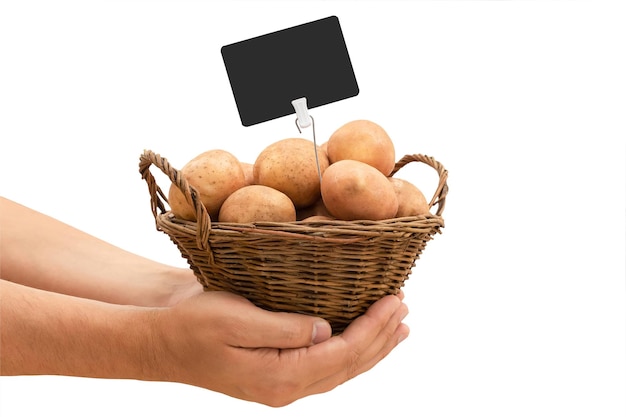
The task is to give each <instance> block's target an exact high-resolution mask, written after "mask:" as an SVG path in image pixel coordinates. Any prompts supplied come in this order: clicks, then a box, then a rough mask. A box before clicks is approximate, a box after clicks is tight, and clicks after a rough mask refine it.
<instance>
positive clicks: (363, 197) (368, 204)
mask: <svg viewBox="0 0 626 417" xmlns="http://www.w3.org/2000/svg"><path fill="white" fill-rule="evenodd" d="M321 193H322V199H323V200H324V205H325V206H326V208H327V209H328V211H329V212H330V214H331V215H332V216H334V217H336V218H338V219H341V220H383V219H390V218H393V217H395V215H396V213H397V212H398V198H397V197H396V193H395V191H394V188H393V185H392V184H391V182H389V180H388V178H387V177H386V176H384V175H383V174H382V173H381V172H380V171H379V170H377V169H376V168H374V167H372V166H371V165H368V164H366V163H364V162H361V161H353V160H350V159H345V160H341V161H338V162H335V163H333V164H331V165H330V166H329V167H328V169H326V172H325V173H324V176H323V177H322V186H321Z"/></svg>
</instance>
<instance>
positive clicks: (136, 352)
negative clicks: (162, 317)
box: [0, 280, 158, 379]
mask: <svg viewBox="0 0 626 417" xmlns="http://www.w3.org/2000/svg"><path fill="white" fill-rule="evenodd" d="M155 312H156V309H151V308H143V307H130V306H119V305H113V304H107V303H102V302H99V301H94V300H87V299H81V298H77V297H72V296H66V295H62V294H56V293H51V292H46V291H42V290H38V289H34V288H30V287H26V286H22V285H19V284H15V283H11V282H8V281H4V280H0V346H1V350H0V375H44V374H45V375H69V376H82V377H95V378H116V379H154V375H155V374H156V373H158V370H157V369H158V361H156V360H155V358H156V356H157V351H158V348H155V343H154V340H153V333H154V326H153V319H152V317H153V316H154V314H155Z"/></svg>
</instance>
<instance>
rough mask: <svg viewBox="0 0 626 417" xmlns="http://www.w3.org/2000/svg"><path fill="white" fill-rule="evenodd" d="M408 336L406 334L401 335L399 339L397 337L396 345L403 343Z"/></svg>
mask: <svg viewBox="0 0 626 417" xmlns="http://www.w3.org/2000/svg"><path fill="white" fill-rule="evenodd" d="M408 336H409V335H408V334H401V335H400V337H398V344H400V343H402V342H404V341H405V340H406V338H407V337H408Z"/></svg>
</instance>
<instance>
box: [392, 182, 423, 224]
mask: <svg viewBox="0 0 626 417" xmlns="http://www.w3.org/2000/svg"><path fill="white" fill-rule="evenodd" d="M389 182H391V184H392V185H393V188H394V191H395V193H396V197H398V212H397V213H396V217H410V216H420V215H426V214H429V213H430V208H429V207H428V201H426V197H425V196H424V193H422V191H421V190H420V189H419V188H417V187H416V186H415V185H414V184H412V183H411V182H409V181H407V180H403V179H401V178H394V177H390V178H389Z"/></svg>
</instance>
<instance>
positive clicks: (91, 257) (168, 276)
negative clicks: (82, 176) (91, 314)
mask: <svg viewBox="0 0 626 417" xmlns="http://www.w3.org/2000/svg"><path fill="white" fill-rule="evenodd" d="M0 214H1V215H0V278H1V279H5V280H8V281H13V282H17V283H20V284H23V285H28V286H31V287H35V288H40V289H44V290H47V291H54V292H59V293H63V294H69V295H74V296H78V297H84V298H91V299H97V300H101V301H106V302H111V303H118V304H135V305H155V306H158V305H168V304H171V300H170V299H169V297H170V296H171V294H173V293H176V288H173V286H176V285H192V284H195V283H196V282H195V277H194V276H193V274H192V273H191V271H190V270H189V269H184V268H176V267H172V266H169V265H164V264H161V263H158V262H155V261H153V260H150V259H147V258H143V257H141V256H137V255H136V254H133V253H130V252H128V251H125V250H123V249H121V248H119V247H116V246H114V245H111V244H109V243H107V242H104V241H102V240H100V239H98V238H96V237H94V236H91V235H89V234H87V233H84V232H82V231H80V230H78V229H76V228H73V227H71V226H69V225H67V224H65V223H62V222H60V221H58V220H55V219H53V218H51V217H49V216H46V215H44V214H42V213H39V212H36V211H34V210H31V209H29V208H26V207H24V206H21V205H19V204H17V203H14V202H12V201H10V200H7V199H4V198H0Z"/></svg>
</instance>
